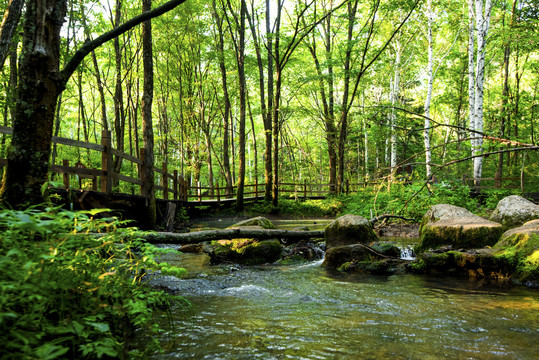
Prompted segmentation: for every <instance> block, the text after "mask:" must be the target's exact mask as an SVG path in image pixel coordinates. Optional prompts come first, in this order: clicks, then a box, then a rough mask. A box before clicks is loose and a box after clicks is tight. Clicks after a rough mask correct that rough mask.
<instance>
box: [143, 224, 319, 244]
mask: <svg viewBox="0 0 539 360" xmlns="http://www.w3.org/2000/svg"><path fill="white" fill-rule="evenodd" d="M323 237H324V231H323V230H313V231H292V230H275V229H242V228H237V229H224V230H204V231H196V232H191V233H172V232H154V233H147V234H144V235H143V236H142V238H143V239H144V240H146V241H148V242H149V243H152V244H156V243H166V244H182V245H183V244H197V243H201V242H204V241H212V240H221V239H243V238H250V239H257V240H267V239H284V240H286V241H287V242H291V241H299V240H304V239H312V238H323Z"/></svg>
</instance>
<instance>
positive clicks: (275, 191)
mask: <svg viewBox="0 0 539 360" xmlns="http://www.w3.org/2000/svg"><path fill="white" fill-rule="evenodd" d="M283 4H284V2H279V3H278V4H277V19H276V20H275V22H276V23H275V43H274V47H273V49H274V50H273V54H274V57H275V98H274V99H273V108H272V127H273V154H272V155H273V179H272V192H271V202H272V204H273V206H275V207H277V205H278V203H279V131H280V130H279V128H280V123H279V109H280V105H281V104H280V103H281V85H282V63H281V58H280V49H279V46H280V41H281V12H282V9H283Z"/></svg>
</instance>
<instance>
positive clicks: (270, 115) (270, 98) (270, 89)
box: [264, 0, 280, 201]
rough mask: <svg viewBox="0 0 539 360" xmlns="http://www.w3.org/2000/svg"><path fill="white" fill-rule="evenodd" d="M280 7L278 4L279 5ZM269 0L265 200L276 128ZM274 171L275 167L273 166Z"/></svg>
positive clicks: (269, 187)
mask: <svg viewBox="0 0 539 360" xmlns="http://www.w3.org/2000/svg"><path fill="white" fill-rule="evenodd" d="M279 7H280V5H279ZM270 8H271V6H270V0H266V34H267V35H266V36H267V37H268V40H267V46H266V48H267V50H268V107H267V113H266V119H265V120H266V121H264V132H265V134H266V143H265V144H266V147H265V152H264V160H265V162H264V178H265V182H266V188H265V192H264V198H265V199H266V201H270V200H271V199H272V191H273V171H274V168H273V163H272V161H273V154H272V141H273V132H274V131H275V130H276V129H274V128H273V121H272V118H273V107H274V103H273V101H274V99H273V86H274V81H273V33H272V29H271V25H270V15H271V13H270ZM275 171H277V169H276V168H275Z"/></svg>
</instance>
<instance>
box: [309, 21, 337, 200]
mask: <svg viewBox="0 0 539 360" xmlns="http://www.w3.org/2000/svg"><path fill="white" fill-rule="evenodd" d="M326 27H327V26H326ZM329 28H330V27H329ZM326 31H328V33H329V29H328V30H326ZM330 39H331V37H330V36H326V37H325V39H324V41H325V42H326V54H328V53H329V54H331V43H328V42H329V41H330ZM307 47H308V48H309V52H310V53H311V56H312V57H313V61H314V65H315V69H316V75H317V76H318V91H319V93H320V100H321V101H322V121H323V123H324V130H325V135H326V142H327V145H328V164H329V184H330V186H329V191H330V192H332V193H334V192H335V189H336V184H337V134H338V131H337V127H336V125H335V112H334V106H333V102H334V100H332V104H331V105H332V106H331V110H330V105H329V99H328V96H326V79H327V81H331V87H332V86H333V74H331V75H329V74H328V75H327V76H326V75H324V73H323V72H322V66H321V64H320V60H319V59H318V53H317V48H316V40H315V37H314V35H313V38H312V43H310V42H307ZM327 56H330V55H326V57H327ZM330 97H331V98H333V90H332V91H331V96H330Z"/></svg>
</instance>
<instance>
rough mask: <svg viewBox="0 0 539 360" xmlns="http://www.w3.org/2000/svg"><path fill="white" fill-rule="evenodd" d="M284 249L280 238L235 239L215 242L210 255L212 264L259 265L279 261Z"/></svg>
mask: <svg viewBox="0 0 539 360" xmlns="http://www.w3.org/2000/svg"><path fill="white" fill-rule="evenodd" d="M282 251H283V247H282V246H281V243H280V242H279V240H265V241H258V240H254V239H234V240H219V241H215V242H213V243H212V246H211V250H210V251H209V255H210V259H211V262H212V264H219V263H223V262H228V263H230V262H231V263H238V264H243V265H258V264H266V263H273V262H275V261H277V260H278V259H279V258H280V257H281V253H282Z"/></svg>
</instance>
